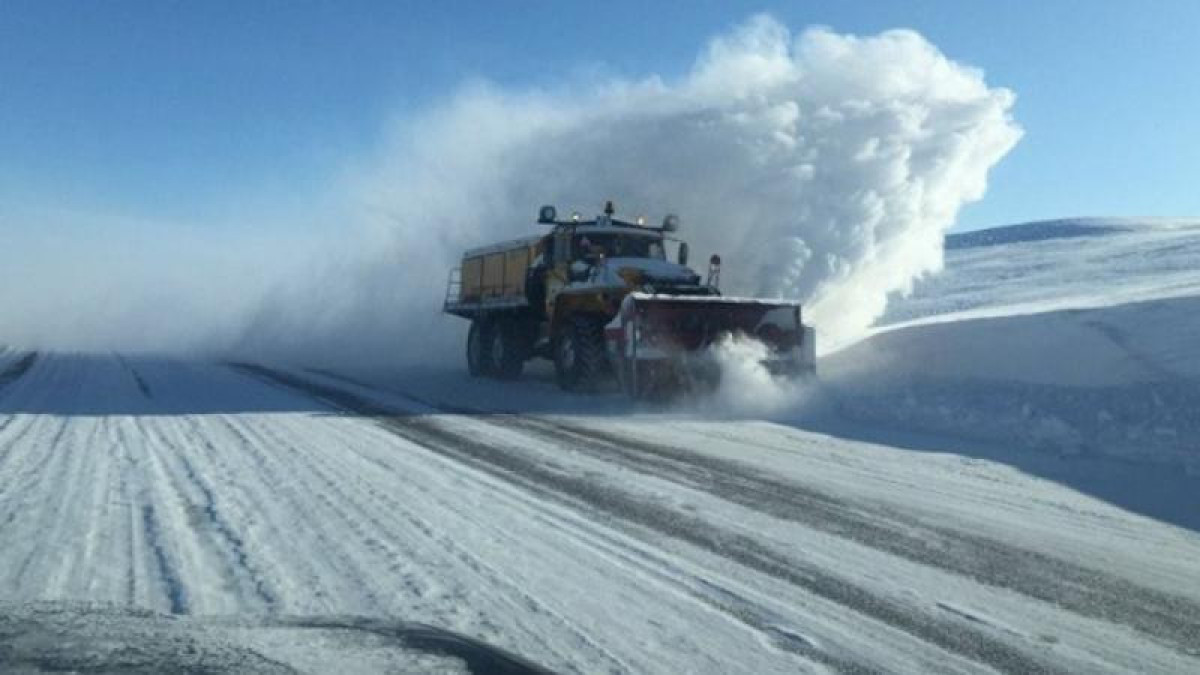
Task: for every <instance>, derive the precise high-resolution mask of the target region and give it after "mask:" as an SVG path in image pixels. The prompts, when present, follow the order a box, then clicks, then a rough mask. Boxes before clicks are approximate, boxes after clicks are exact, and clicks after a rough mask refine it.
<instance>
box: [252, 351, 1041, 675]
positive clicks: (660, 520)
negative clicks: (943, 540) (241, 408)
mask: <svg viewBox="0 0 1200 675" xmlns="http://www.w3.org/2000/svg"><path fill="white" fill-rule="evenodd" d="M237 367H238V368H240V369H242V370H243V371H244V372H247V373H250V374H254V375H258V376H260V377H262V378H265V379H267V380H271V381H274V382H276V383H278V384H281V385H283V386H285V387H289V388H292V389H296V390H299V391H303V392H306V393H308V394H310V395H312V396H315V397H317V398H318V399H320V400H323V401H327V402H329V403H330V404H332V405H335V406H337V407H340V408H342V409H344V410H347V411H350V412H354V413H357V414H360V415H364V416H367V417H371V418H373V419H375V421H376V422H377V423H379V424H380V425H382V426H383V427H384V428H386V429H388V430H389V431H392V432H393V433H396V434H397V435H398V436H400V437H402V438H405V439H406V440H408V441H410V442H412V443H414V444H416V445H419V446H421V447H424V448H426V449H429V450H431V451H434V452H437V453H439V454H442V455H444V456H447V457H450V458H453V459H457V460H459V461H461V462H463V463H465V464H467V465H470V466H473V467H475V468H478V469H480V470H482V471H485V472H487V473H490V474H492V475H494V476H497V477H499V478H501V479H504V480H508V481H510V482H513V483H517V484H520V485H523V486H525V487H526V488H528V489H530V490H533V491H535V492H538V493H540V494H543V495H544V496H545V497H546V498H547V499H550V500H553V501H556V502H558V503H561V504H564V505H567V506H572V507H576V508H578V507H581V506H582V507H584V508H585V509H590V510H594V511H596V512H600V513H603V514H605V515H607V516H609V517H611V518H614V519H616V520H617V521H626V522H628V523H630V524H633V525H637V526H640V528H644V529H645V530H647V531H648V532H647V533H646V534H650V536H662V535H666V536H669V537H672V538H674V539H677V540H679V541H683V542H686V543H689V544H692V545H694V546H696V547H698V548H700V549H703V550H706V551H708V552H710V553H713V554H716V555H718V556H721V557H725V558H728V559H731V560H733V561H735V562H738V563H740V564H742V565H744V566H746V567H748V568H750V569H753V570H755V571H758V572H760V573H763V574H765V575H767V576H769V577H773V578H775V579H778V580H780V581H784V582H786V583H789V584H791V585H793V586H796V587H798V588H801V589H804V590H806V591H808V592H810V593H812V594H813V595H816V596H819V597H822V598H825V599H826V600H830V601H832V602H835V603H837V604H840V605H843V606H845V607H847V608H848V609H850V610H852V611H855V612H857V613H859V614H861V615H863V616H867V617H870V618H872V619H874V620H876V621H879V622H881V623H883V624H885V625H889V626H892V627H894V628H897V629H900V630H903V631H904V632H907V633H909V634H910V635H912V636H914V637H916V638H918V639H919V640H922V641H924V642H927V643H930V644H934V645H937V646H939V647H941V648H942V649H944V650H946V651H948V652H952V653H956V654H960V655H962V656H965V657H968V658H970V659H973V660H975V661H978V662H980V663H984V664H988V665H991V666H993V667H996V668H999V669H1002V670H1008V671H1015V672H1026V673H1031V672H1057V671H1059V670H1060V669H1059V668H1058V667H1057V666H1056V665H1054V664H1053V663H1050V662H1048V661H1045V660H1043V659H1042V658H1039V655H1035V654H1031V653H1028V652H1025V651H1022V650H1020V649H1018V648H1016V647H1015V646H1013V645H1012V644H1010V643H1008V642H1005V641H1002V640H999V639H996V638H993V637H992V636H991V635H989V634H987V633H985V632H984V631H983V630H981V629H980V628H979V627H978V626H977V625H968V624H972V623H975V622H968V621H965V620H963V619H962V618H961V617H958V616H957V615H951V616H953V617H954V618H953V619H951V618H950V617H938V616H933V615H929V614H924V613H920V612H919V611H913V610H914V609H916V608H914V607H903V606H901V605H898V604H895V603H893V602H891V601H889V600H887V599H885V598H881V597H879V596H877V595H875V594H873V593H872V592H871V591H870V590H868V589H866V588H863V587H860V586H858V585H856V584H854V583H853V582H850V581H848V580H846V579H843V578H841V577H839V576H836V575H834V574H831V573H829V572H828V571H826V570H824V569H821V568H819V567H817V566H815V565H811V564H809V563H806V562H803V561H799V560H795V559H790V558H787V557H784V556H782V555H779V554H778V553H776V552H774V551H772V550H770V549H768V548H766V547H764V546H763V545H762V544H761V543H759V542H758V541H756V540H754V539H751V538H750V537H747V536H745V535H743V534H740V533H737V532H734V531H732V530H726V529H723V528H720V527H717V526H715V525H714V524H712V523H710V522H705V521H703V520H702V519H700V518H697V517H695V516H692V515H690V514H686V513H681V512H679V511H675V510H672V509H669V508H667V507H664V506H663V505H661V504H658V503H654V502H652V501H650V500H647V499H644V498H641V497H638V496H636V495H633V494H630V493H627V492H623V491H621V490H618V489H616V488H613V487H610V486H604V485H598V484H595V483H593V482H591V481H589V480H588V479H587V478H586V477H583V478H581V477H577V476H570V475H564V474H561V473H558V472H555V471H552V470H550V469H548V468H546V467H545V466H543V465H541V464H539V463H537V462H534V461H531V460H530V459H529V458H528V457H526V456H523V455H522V454H520V453H518V452H514V451H512V450H510V449H508V448H506V447H504V446H502V445H491V444H486V443H483V442H481V441H480V440H479V439H478V438H472V437H470V436H468V435H463V434H460V433H456V432H455V431H454V430H452V429H448V428H445V427H444V426H442V425H441V424H439V423H438V422H437V421H436V420H433V419H427V418H423V417H421V416H404V417H397V416H396V415H394V414H393V413H392V411H391V410H389V409H388V408H387V407H385V406H383V405H381V404H379V403H377V402H374V401H372V400H369V399H366V398H364V397H362V396H359V395H357V394H354V393H352V392H349V391H347V390H345V389H343V388H338V387H333V386H330V385H325V384H323V383H318V382H314V381H312V380H310V379H306V378H301V377H298V376H295V375H292V374H289V373H284V372H280V371H276V370H271V369H268V368H265V367H262V366H258V365H253V364H237ZM651 533H657V535H654V534H651Z"/></svg>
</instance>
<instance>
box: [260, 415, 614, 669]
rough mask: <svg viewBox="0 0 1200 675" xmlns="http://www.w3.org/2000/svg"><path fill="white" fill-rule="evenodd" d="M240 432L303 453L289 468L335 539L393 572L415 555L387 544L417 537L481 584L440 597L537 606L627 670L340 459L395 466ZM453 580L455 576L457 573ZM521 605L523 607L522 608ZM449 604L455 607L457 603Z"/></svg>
mask: <svg viewBox="0 0 1200 675" xmlns="http://www.w3.org/2000/svg"><path fill="white" fill-rule="evenodd" d="M245 431H247V432H251V433H255V434H264V435H263V436H262V437H261V438H257V439H250V438H249V437H247V438H246V444H247V447H252V448H291V449H292V450H293V451H295V452H296V453H297V454H298V455H303V456H295V457H293V459H294V460H302V461H297V462H295V464H294V465H292V466H293V468H294V467H295V466H304V467H305V468H306V469H308V470H309V471H312V472H313V475H314V476H315V477H317V478H319V480H320V482H319V483H318V484H312V485H310V486H309V487H308V489H307V490H306V494H308V495H310V496H313V497H316V498H317V499H318V500H319V501H320V502H321V503H322V505H323V506H324V507H325V508H326V509H328V510H329V511H331V512H334V513H336V514H338V516H339V520H340V523H341V526H342V527H341V528H339V533H341V534H342V535H343V536H341V537H339V540H342V541H344V539H345V537H344V534H345V533H346V532H351V533H353V534H354V537H355V538H356V539H357V540H358V541H359V542H361V544H362V545H361V546H360V547H359V548H360V550H365V551H368V552H371V553H373V554H375V555H376V557H379V558H380V559H381V561H382V562H383V563H384V564H385V565H387V566H389V567H391V568H394V567H395V564H396V561H397V560H411V559H412V557H413V555H414V553H415V551H414V550H412V549H411V548H410V549H399V548H397V547H395V546H393V545H391V544H389V542H390V541H403V542H409V545H410V546H411V545H412V541H413V539H414V535H418V536H419V537H422V538H424V539H425V540H427V541H429V542H430V543H432V544H433V545H434V546H435V547H436V548H437V549H439V550H440V551H441V552H442V554H443V556H449V557H450V560H454V561H457V563H458V564H459V565H460V566H461V569H462V570H463V571H464V572H466V573H467V574H468V575H469V576H474V577H477V578H479V579H480V581H482V582H483V583H482V584H474V585H472V586H471V587H458V586H455V587H453V588H449V589H444V590H442V591H440V593H441V594H443V595H445V594H447V593H448V594H450V595H462V596H464V597H465V596H468V595H469V594H470V593H471V592H473V591H472V590H471V589H473V588H500V589H506V590H505V592H504V593H502V594H501V595H500V596H499V597H500V599H501V600H502V601H503V602H505V603H507V604H509V606H510V607H511V608H512V609H513V610H515V611H514V615H519V614H521V613H522V612H523V611H528V609H529V607H530V606H534V607H536V608H537V609H536V611H538V612H542V613H544V614H545V615H547V616H553V617H554V618H556V619H557V620H558V621H559V623H560V624H561V626H562V627H563V628H564V629H565V630H566V631H567V632H568V633H570V634H572V635H573V636H574V637H575V639H576V640H577V641H578V642H579V643H580V644H581V645H582V646H585V647H586V648H587V649H589V650H590V651H592V652H593V653H595V654H596V655H598V656H600V657H601V658H604V659H606V660H608V661H609V662H610V663H612V664H614V666H615V667H616V668H618V669H620V670H625V671H630V670H631V669H630V668H629V667H628V665H626V664H624V663H623V662H622V661H621V660H620V659H619V658H618V657H616V656H615V655H613V654H612V653H610V652H608V651H607V650H606V649H605V648H604V647H603V646H601V645H599V644H597V643H595V642H594V641H592V640H591V639H590V638H588V636H587V634H586V632H585V631H583V630H582V629H581V628H579V627H578V626H576V625H575V624H574V623H573V622H571V621H569V620H567V619H566V618H565V617H562V616H561V615H559V614H558V613H557V612H553V611H552V610H550V609H549V608H548V607H546V606H545V605H544V604H543V603H542V602H541V601H539V600H537V599H536V598H534V597H533V596H530V595H528V594H527V593H525V592H524V590H522V589H521V587H519V586H518V585H515V584H513V583H512V582H511V581H509V580H508V579H506V578H505V576H504V575H503V574H500V573H499V572H498V571H497V570H495V569H493V568H491V567H490V566H489V565H487V564H486V563H484V562H483V561H482V560H481V559H480V558H479V557H478V556H475V555H474V554H472V553H471V552H470V550H469V549H468V548H466V547H463V546H461V545H459V544H457V543H456V542H455V541H454V540H453V538H452V537H448V536H446V535H444V534H441V533H440V532H439V531H438V528H437V527H435V526H434V525H433V524H432V523H429V522H428V521H426V520H424V519H422V518H421V517H420V516H418V515H417V514H416V512H415V511H413V510H412V509H411V508H409V507H408V506H407V505H406V504H405V503H404V502H403V501H400V500H397V499H394V498H392V497H390V496H389V494H388V489H387V488H388V487H394V485H388V486H375V485H372V484H371V481H369V480H367V479H366V478H365V477H364V476H366V475H370V472H362V471H359V470H355V468H354V467H350V466H348V465H347V463H346V461H345V459H346V458H349V457H354V458H357V459H358V460H359V461H361V462H362V463H363V464H366V465H367V466H369V467H371V468H374V469H382V470H383V471H384V472H385V473H378V474H377V475H380V476H391V475H395V473H397V468H398V467H395V466H388V465H383V464H381V463H379V462H378V461H377V460H376V459H375V458H371V457H368V456H366V455H364V454H362V453H360V452H358V451H356V450H355V449H354V447H353V446H352V445H347V446H346V447H345V448H342V449H343V450H347V451H348V454H341V453H323V452H316V451H313V450H312V449H309V448H308V447H307V446H306V447H305V448H301V447H299V446H296V445H294V444H292V443H291V442H290V441H289V440H288V439H287V438H284V437H282V436H279V435H278V433H277V432H278V431H279V430H278V429H276V428H274V427H269V426H264V427H262V428H256V429H250V428H249V427H247V429H245ZM331 456H337V457H340V458H343V461H342V462H340V463H334V462H330V461H329V460H328V458H329V457H331ZM348 484H356V485H357V486H358V487H359V488H360V489H357V490H354V491H348V490H346V489H345V487H343V486H345V485H348ZM409 487H410V488H412V489H416V490H419V491H421V492H422V494H423V495H425V496H426V497H427V498H432V499H433V500H434V501H437V502H438V503H439V505H440V506H441V508H445V509H451V510H453V509H454V504H453V503H451V502H448V501H445V500H444V499H441V498H439V497H438V495H436V494H434V493H433V492H432V491H431V490H429V488H428V487H426V486H424V485H421V484H420V483H413V484H411V485H409ZM364 500H369V501H371V502H373V503H374V505H375V508H368V507H367V506H366V505H365V504H363V503H362V502H363V501H364ZM351 511H353V513H351ZM381 513H387V514H388V516H389V518H388V519H380V518H379V517H378V514H381ZM470 515H474V514H470ZM396 522H404V523H406V524H407V528H398V527H397V526H396V525H395V524H394V523H396ZM519 543H520V542H517V541H513V545H519ZM339 545H340V546H342V547H344V543H342V542H341V541H340V542H339ZM360 556H361V553H360ZM357 557H359V556H356V557H354V558H351V557H346V558H345V561H346V564H347V565H348V566H350V568H351V569H354V568H359V569H360V570H362V569H363V568H361V567H360V566H359V565H358V563H357V561H356V558H357ZM427 557H428V556H427ZM446 562H447V560H446V558H445V557H441V558H440V562H438V563H434V564H435V566H436V567H443V566H444V565H445V564H446ZM354 576H355V577H356V578H361V579H368V578H371V575H370V574H369V573H367V572H366V571H365V570H363V571H360V572H359V573H357V574H356V575H354ZM455 576H461V574H459V575H455ZM445 578H446V577H445V575H441V579H440V583H444V582H445ZM412 581H413V580H411V579H409V578H407V575H406V577H405V579H404V583H405V588H406V590H414V589H413V587H412V585H411V584H412ZM422 585H424V586H425V587H426V589H428V587H430V586H436V585H437V583H435V582H434V580H432V579H425V580H423V582H422ZM364 589H365V590H366V591H367V592H369V593H370V594H371V597H372V600H373V601H374V603H375V604H376V605H377V607H378V610H379V611H380V612H383V613H387V612H388V611H389V609H390V607H389V606H388V605H387V604H386V603H383V602H382V601H380V600H379V599H378V598H377V597H376V595H375V591H374V589H373V588H371V587H369V586H365V587H364ZM416 590H418V591H419V592H418V595H417V598H416V599H418V600H422V599H424V598H423V596H424V594H425V593H427V592H428V590H425V591H420V589H416ZM516 598H520V600H517V599H516ZM523 602H524V603H527V604H522V603H523ZM455 604H456V605H457V604H461V603H455ZM455 611H457V610H455ZM465 618H467V620H469V621H471V622H472V623H473V624H475V625H477V626H479V627H481V628H486V629H488V630H489V631H491V632H493V633H497V629H496V627H495V626H492V625H491V622H490V620H489V619H488V618H487V616H486V615H485V614H478V615H477V616H470V617H465ZM521 627H522V628H523V629H525V630H526V632H527V634H528V636H529V637H530V638H532V639H534V640H537V641H538V642H540V643H541V644H542V646H543V647H544V648H546V650H547V652H549V653H553V654H554V655H555V656H556V657H557V658H558V659H559V660H560V661H561V662H563V663H570V662H571V660H572V657H573V656H575V657H577V656H578V654H577V653H574V654H567V653H562V652H558V651H557V650H556V649H555V648H554V646H553V645H552V644H551V643H546V642H545V641H544V638H543V635H544V627H540V628H538V627H532V626H529V627H526V626H521Z"/></svg>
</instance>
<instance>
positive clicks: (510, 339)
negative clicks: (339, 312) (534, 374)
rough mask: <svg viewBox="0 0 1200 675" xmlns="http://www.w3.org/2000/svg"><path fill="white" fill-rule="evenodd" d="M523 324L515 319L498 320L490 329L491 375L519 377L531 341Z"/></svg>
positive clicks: (507, 378)
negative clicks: (492, 328) (491, 329)
mask: <svg viewBox="0 0 1200 675" xmlns="http://www.w3.org/2000/svg"><path fill="white" fill-rule="evenodd" d="M527 334H528V331H527V330H525V326H524V324H522V323H521V322H520V321H517V320H511V321H500V322H498V323H497V324H496V327H495V329H494V330H493V331H492V342H491V357H492V370H493V372H492V375H494V376H495V377H497V378H499V379H501V380H515V379H517V378H518V377H521V371H522V370H523V369H524V368H525V360H526V359H527V358H528V354H529V348H530V347H531V344H530V343H531V341H530V340H529V339H528V337H527Z"/></svg>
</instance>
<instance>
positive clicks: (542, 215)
mask: <svg viewBox="0 0 1200 675" xmlns="http://www.w3.org/2000/svg"><path fill="white" fill-rule="evenodd" d="M556 218H558V210H557V209H555V208H554V207H553V206H551V205H549V204H547V205H545V206H543V207H542V208H541V209H539V210H538V222H539V223H543V224H547V225H553V224H554V221H555V219H556Z"/></svg>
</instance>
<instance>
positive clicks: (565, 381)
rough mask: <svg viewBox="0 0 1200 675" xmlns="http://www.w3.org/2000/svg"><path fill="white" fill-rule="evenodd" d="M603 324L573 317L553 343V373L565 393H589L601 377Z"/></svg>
mask: <svg viewBox="0 0 1200 675" xmlns="http://www.w3.org/2000/svg"><path fill="white" fill-rule="evenodd" d="M604 365H605V357H604V324H603V322H601V321H600V320H598V319H593V318H591V317H584V316H581V317H576V318H575V320H574V321H572V322H571V325H570V326H568V327H567V328H566V329H565V330H564V331H562V332H561V333H560V334H559V335H558V337H557V338H556V339H555V342H554V372H555V375H557V377H558V386H559V387H562V388H563V389H565V390H567V391H591V390H594V389H595V388H596V387H597V386H598V385H599V384H600V377H601V375H602V374H603V373H604Z"/></svg>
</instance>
